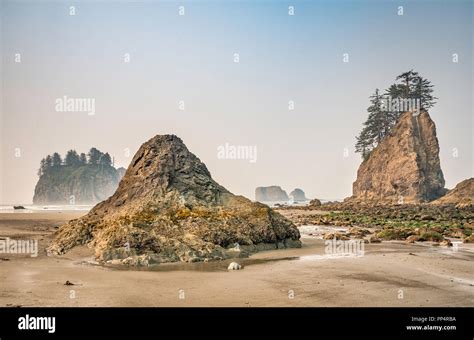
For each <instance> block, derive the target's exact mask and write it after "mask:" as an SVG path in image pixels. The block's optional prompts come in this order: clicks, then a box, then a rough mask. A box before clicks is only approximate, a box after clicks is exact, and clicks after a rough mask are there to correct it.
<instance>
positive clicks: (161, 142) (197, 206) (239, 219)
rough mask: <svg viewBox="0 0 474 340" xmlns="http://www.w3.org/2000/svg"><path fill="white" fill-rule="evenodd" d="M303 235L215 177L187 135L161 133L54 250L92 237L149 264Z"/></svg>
mask: <svg viewBox="0 0 474 340" xmlns="http://www.w3.org/2000/svg"><path fill="white" fill-rule="evenodd" d="M299 238H300V234H299V231H298V229H297V228H296V226H295V225H294V224H293V223H292V222H291V221H289V220H287V219H286V218H285V217H283V216H282V215H280V214H279V213H277V212H275V211H273V210H272V209H270V208H269V207H268V206H266V205H264V204H261V203H253V202H251V201H250V200H248V199H247V198H245V197H242V196H236V195H234V194H232V193H231V192H229V191H228V190H227V189H225V188H224V187H223V186H221V185H219V184H218V183H217V182H215V181H214V180H213V179H212V178H211V174H210V173H209V171H208V169H207V167H206V166H205V165H204V163H202V162H201V161H200V160H199V158H197V157H196V156H195V155H194V154H192V153H191V152H190V151H189V150H188V149H187V148H186V146H185V145H184V143H183V142H182V140H181V139H180V138H178V137H176V136H174V135H158V136H155V137H154V138H152V139H150V140H149V141H147V142H146V143H144V144H143V145H142V146H141V147H140V149H139V150H138V151H137V153H136V154H135V156H134V157H133V160H132V162H131V163H130V165H129V167H128V169H127V171H126V173H125V176H124V177H123V179H122V181H121V182H120V184H119V187H118V189H117V191H116V192H115V193H114V194H113V196H112V197H110V198H109V199H107V200H106V201H104V202H102V203H99V204H98V205H96V206H95V207H94V208H93V209H92V210H91V211H90V212H89V214H87V215H86V216H84V217H82V218H80V219H76V220H72V221H70V222H69V223H68V224H66V225H64V226H62V227H61V228H60V229H59V230H58V232H57V234H56V237H55V239H54V240H53V242H52V243H51V244H50V246H49V248H48V251H49V252H50V253H54V254H62V253H65V252H66V251H68V250H69V249H71V248H73V247H74V246H77V245H81V244H89V245H90V246H92V247H93V248H94V249H95V255H96V258H97V260H99V261H109V262H112V263H120V264H132V265H149V264H154V263H162V262H174V261H185V262H195V261H207V260H220V259H224V258H227V257H231V256H232V254H234V255H235V253H236V252H237V253H239V252H240V251H245V252H249V253H250V252H254V251H258V250H262V249H276V248H285V247H300V246H301V242H300V241H299Z"/></svg>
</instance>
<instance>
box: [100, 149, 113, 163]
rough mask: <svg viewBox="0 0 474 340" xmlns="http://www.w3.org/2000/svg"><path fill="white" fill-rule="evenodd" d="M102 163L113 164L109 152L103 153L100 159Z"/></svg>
mask: <svg viewBox="0 0 474 340" xmlns="http://www.w3.org/2000/svg"><path fill="white" fill-rule="evenodd" d="M100 164H103V165H108V166H111V165H112V158H111V157H110V155H109V153H108V152H106V153H105V154H103V155H102V157H101V159H100Z"/></svg>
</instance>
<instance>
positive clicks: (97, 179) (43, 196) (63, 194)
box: [33, 148, 125, 205]
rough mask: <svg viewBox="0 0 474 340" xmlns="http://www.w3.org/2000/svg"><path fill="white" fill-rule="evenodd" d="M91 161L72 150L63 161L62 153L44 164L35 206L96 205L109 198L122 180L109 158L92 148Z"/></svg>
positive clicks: (118, 170)
mask: <svg viewBox="0 0 474 340" xmlns="http://www.w3.org/2000/svg"><path fill="white" fill-rule="evenodd" d="M91 151H92V154H90V155H91V156H92V158H89V159H87V156H86V155H85V154H81V155H80V156H79V155H78V154H77V153H75V151H74V150H70V151H69V152H68V154H67V155H66V158H65V160H64V161H63V160H62V159H61V157H60V156H59V154H57V153H55V154H53V156H52V157H51V156H48V157H46V158H44V159H43V160H42V161H41V168H40V170H39V173H38V174H39V176H40V178H39V180H38V183H37V184H36V187H35V193H34V197H33V204H61V205H64V204H95V203H97V202H100V201H103V200H105V199H106V198H108V197H110V196H111V195H112V194H113V193H114V192H115V190H116V189H117V187H118V184H119V182H120V180H121V178H122V177H123V172H124V171H125V169H124V168H119V169H116V168H115V167H113V166H112V164H111V159H110V156H109V155H108V154H107V153H106V154H103V153H101V152H100V151H99V150H97V149H95V148H92V149H91Z"/></svg>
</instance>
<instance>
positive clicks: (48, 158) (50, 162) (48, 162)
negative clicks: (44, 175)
mask: <svg viewBox="0 0 474 340" xmlns="http://www.w3.org/2000/svg"><path fill="white" fill-rule="evenodd" d="M44 164H45V169H46V170H49V168H51V166H52V165H53V158H52V157H51V156H50V155H47V156H46V158H45V159H44Z"/></svg>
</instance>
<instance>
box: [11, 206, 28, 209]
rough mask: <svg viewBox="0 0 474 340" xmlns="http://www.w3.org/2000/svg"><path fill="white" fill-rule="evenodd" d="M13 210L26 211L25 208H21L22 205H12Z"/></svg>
mask: <svg viewBox="0 0 474 340" xmlns="http://www.w3.org/2000/svg"><path fill="white" fill-rule="evenodd" d="M13 209H15V210H23V209H26V208H25V207H24V206H22V205H14V206H13Z"/></svg>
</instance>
